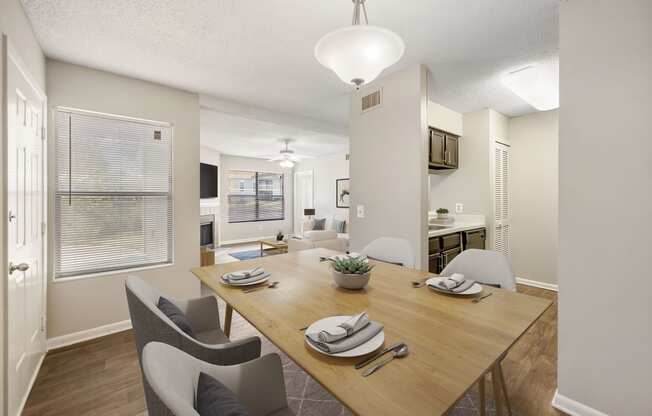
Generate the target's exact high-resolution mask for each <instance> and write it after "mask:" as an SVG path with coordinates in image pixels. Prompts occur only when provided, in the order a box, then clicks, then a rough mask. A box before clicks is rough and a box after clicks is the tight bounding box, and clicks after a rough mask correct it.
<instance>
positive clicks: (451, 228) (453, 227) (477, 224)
mask: <svg viewBox="0 0 652 416" xmlns="http://www.w3.org/2000/svg"><path fill="white" fill-rule="evenodd" d="M485 227H486V225H485V223H484V221H455V222H454V223H452V224H450V225H447V226H446V228H442V229H440V230H428V237H438V236H440V235H446V234H453V233H459V232H461V231H468V230H475V229H476V228H485Z"/></svg>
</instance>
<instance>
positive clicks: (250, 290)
mask: <svg viewBox="0 0 652 416" xmlns="http://www.w3.org/2000/svg"><path fill="white" fill-rule="evenodd" d="M279 283H281V282H279V281H275V282H272V283H270V284H268V285H266V286H258V287H254V288H251V289H245V290H243V291H242V293H251V292H255V291H257V290H260V289H276V286H278V284H279Z"/></svg>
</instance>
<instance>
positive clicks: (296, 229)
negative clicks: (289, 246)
mask: <svg viewBox="0 0 652 416" xmlns="http://www.w3.org/2000/svg"><path fill="white" fill-rule="evenodd" d="M303 175H310V177H311V178H312V201H311V202H312V204H311V205H312V207H313V208H314V207H315V170H314V169H308V170H302V171H295V172H294V178H293V179H294V181H293V185H294V186H293V188H294V189H293V190H292V191H293V192H292V195H293V198H294V203H293V204H292V205H293V211H294V221H293V224H292V227H293V234H294V235H298V234H300V233H301V232H302V230H301V223H302V221H301V220H302V218H303V212H299V211H300V209H299V207H298V205H299V194H298V193H297V184H298V183H299V181H298V180H297V178H298V177H299V176H303Z"/></svg>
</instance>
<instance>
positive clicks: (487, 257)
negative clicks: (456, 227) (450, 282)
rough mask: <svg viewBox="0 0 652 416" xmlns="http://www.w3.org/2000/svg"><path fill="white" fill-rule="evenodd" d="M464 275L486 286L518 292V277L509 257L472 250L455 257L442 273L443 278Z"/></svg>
mask: <svg viewBox="0 0 652 416" xmlns="http://www.w3.org/2000/svg"><path fill="white" fill-rule="evenodd" d="M453 273H460V274H463V275H464V276H465V277H467V278H469V279H473V280H475V281H476V282H478V283H484V284H486V285H492V286H498V287H500V288H501V289H506V290H510V291H512V292H516V276H515V275H514V271H513V270H512V265H511V263H510V262H509V259H508V258H507V256H505V255H504V254H502V253H498V252H496V251H491V250H479V249H477V248H470V249H468V250H464V251H463V252H461V253H460V254H459V255H458V256H457V257H455V258H454V259H453V260H452V261H451V262H450V263H448V265H447V266H446V267H445V268H444V270H442V271H441V273H440V275H441V276H450V275H452V274H453Z"/></svg>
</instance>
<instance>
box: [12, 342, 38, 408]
mask: <svg viewBox="0 0 652 416" xmlns="http://www.w3.org/2000/svg"><path fill="white" fill-rule="evenodd" d="M44 359H45V353H43V354H41V358H39V360H38V365H37V366H36V371H34V374H32V378H31V379H30V380H29V387H28V388H27V391H26V392H25V397H23V399H22V400H21V401H20V406H18V412H17V413H16V415H22V414H23V410H24V409H25V405H26V404H27V399H28V398H29V394H30V393H31V392H32V388H34V383H36V377H37V376H38V373H39V372H41V365H43V360H44Z"/></svg>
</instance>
